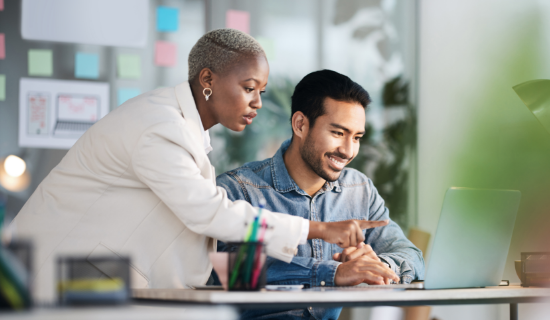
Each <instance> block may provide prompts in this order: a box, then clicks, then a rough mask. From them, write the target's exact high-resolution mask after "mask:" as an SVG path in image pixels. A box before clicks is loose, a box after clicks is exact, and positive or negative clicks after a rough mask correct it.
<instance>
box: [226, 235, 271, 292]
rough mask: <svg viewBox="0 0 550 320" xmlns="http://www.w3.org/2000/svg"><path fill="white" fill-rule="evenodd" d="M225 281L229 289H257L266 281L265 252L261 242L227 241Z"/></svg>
mask: <svg viewBox="0 0 550 320" xmlns="http://www.w3.org/2000/svg"><path fill="white" fill-rule="evenodd" d="M227 249H228V251H229V256H228V259H227V263H228V265H227V275H228V278H227V281H228V289H229V291H259V290H260V289H262V288H264V287H265V283H266V270H267V268H266V265H265V262H266V258H267V256H266V254H265V246H264V243H263V242H234V243H228V244H227Z"/></svg>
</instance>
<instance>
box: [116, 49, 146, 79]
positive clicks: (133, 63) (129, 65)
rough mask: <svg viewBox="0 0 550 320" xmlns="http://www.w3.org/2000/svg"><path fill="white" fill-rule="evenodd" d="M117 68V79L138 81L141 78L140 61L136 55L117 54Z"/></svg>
mask: <svg viewBox="0 0 550 320" xmlns="http://www.w3.org/2000/svg"><path fill="white" fill-rule="evenodd" d="M117 66H118V77H119V78H122V79H139V78H140V77H141V59H140V57H139V56H138V55H136V54H119V55H118V58H117Z"/></svg>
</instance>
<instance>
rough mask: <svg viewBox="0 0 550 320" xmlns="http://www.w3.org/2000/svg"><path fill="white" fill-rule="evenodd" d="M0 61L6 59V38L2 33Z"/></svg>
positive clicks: (0, 37) (0, 35)
mask: <svg viewBox="0 0 550 320" xmlns="http://www.w3.org/2000/svg"><path fill="white" fill-rule="evenodd" d="M0 1H2V0H0ZM0 59H6V36H5V35H4V34H3V33H0Z"/></svg>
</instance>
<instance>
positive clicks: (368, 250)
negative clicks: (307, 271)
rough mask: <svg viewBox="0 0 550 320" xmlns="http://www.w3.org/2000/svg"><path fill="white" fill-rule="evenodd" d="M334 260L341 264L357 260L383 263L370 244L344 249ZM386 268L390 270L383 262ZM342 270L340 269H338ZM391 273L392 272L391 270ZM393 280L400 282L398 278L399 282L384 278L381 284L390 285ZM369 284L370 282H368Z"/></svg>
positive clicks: (335, 255)
mask: <svg viewBox="0 0 550 320" xmlns="http://www.w3.org/2000/svg"><path fill="white" fill-rule="evenodd" d="M332 258H333V259H334V260H336V261H340V262H348V261H351V260H355V259H362V260H365V261H367V262H368V261H371V262H381V260H380V258H378V256H377V255H376V252H374V250H373V249H372V247H371V246H370V245H368V244H365V243H363V242H361V243H359V244H358V245H357V246H356V247H349V248H346V249H344V251H342V253H335V254H334V255H333V256H332ZM382 264H383V265H384V267H386V268H388V265H386V264H385V263H383V262H382ZM338 268H340V267H338ZM390 271H391V270H390ZM392 274H394V275H395V273H394V272H393V271H392ZM391 280H394V281H396V282H399V278H398V277H397V280H395V278H389V277H385V276H383V280H382V283H380V284H390V282H391ZM366 283H369V282H366ZM369 284H375V283H369Z"/></svg>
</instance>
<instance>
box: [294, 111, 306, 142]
mask: <svg viewBox="0 0 550 320" xmlns="http://www.w3.org/2000/svg"><path fill="white" fill-rule="evenodd" d="M291 124H292V131H293V132H294V135H295V136H297V137H299V138H300V139H303V138H304V137H305V136H307V132H308V130H309V120H308V118H307V117H306V116H305V115H304V114H303V113H302V111H296V112H295V113H294V114H293V115H292V122H291Z"/></svg>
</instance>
